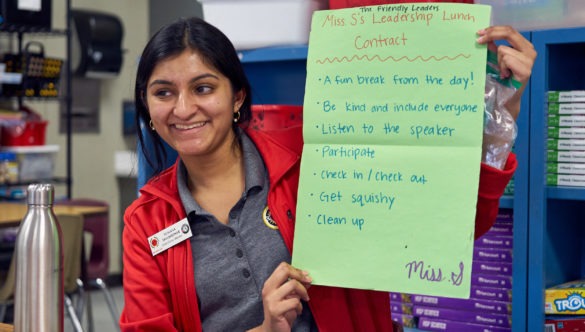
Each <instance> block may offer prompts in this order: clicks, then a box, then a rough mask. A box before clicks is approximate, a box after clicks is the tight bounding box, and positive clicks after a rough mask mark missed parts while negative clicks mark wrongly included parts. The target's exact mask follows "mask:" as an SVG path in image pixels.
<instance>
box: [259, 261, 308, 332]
mask: <svg viewBox="0 0 585 332" xmlns="http://www.w3.org/2000/svg"><path fill="white" fill-rule="evenodd" d="M311 281H312V279H311V277H309V274H308V272H306V271H302V270H299V269H296V268H294V267H293V266H291V265H290V264H287V263H284V262H283V263H280V265H278V267H277V268H276V269H275V270H274V272H272V275H271V276H270V277H269V278H268V279H267V280H266V282H265V283H264V287H263V288H262V304H263V306H264V322H263V323H262V325H261V326H259V327H258V328H257V329H254V330H255V331H271V332H289V331H290V330H291V329H292V326H293V323H294V321H295V319H296V318H297V316H299V315H300V314H301V312H302V311H303V305H302V304H301V300H304V301H309V294H308V292H307V291H308V289H309V287H310V285H311Z"/></svg>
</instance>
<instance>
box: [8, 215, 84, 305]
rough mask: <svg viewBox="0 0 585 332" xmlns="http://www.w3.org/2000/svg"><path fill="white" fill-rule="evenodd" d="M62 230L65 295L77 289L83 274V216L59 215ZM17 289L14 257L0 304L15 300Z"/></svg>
mask: <svg viewBox="0 0 585 332" xmlns="http://www.w3.org/2000/svg"><path fill="white" fill-rule="evenodd" d="M57 220H58V222H59V226H60V228H61V246H62V250H63V256H62V258H63V286H64V289H65V293H66V294H67V293H72V292H74V291H75V290H76V289H77V287H78V286H77V278H79V277H80V274H81V252H82V251H81V249H82V248H81V246H82V237H83V216H81V215H59V216H58V217H57ZM15 287H16V257H15V256H13V257H12V260H11V261H10V267H9V268H8V274H7V276H6V281H5V282H4V284H3V285H2V287H1V288H0V302H7V301H10V300H12V299H13V297H14V290H15Z"/></svg>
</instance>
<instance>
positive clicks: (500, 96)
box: [482, 51, 522, 169]
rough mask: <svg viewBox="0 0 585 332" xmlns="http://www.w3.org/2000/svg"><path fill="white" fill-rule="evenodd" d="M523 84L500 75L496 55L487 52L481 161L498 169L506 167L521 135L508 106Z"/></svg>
mask: <svg viewBox="0 0 585 332" xmlns="http://www.w3.org/2000/svg"><path fill="white" fill-rule="evenodd" d="M521 85H522V83H520V82H518V81H516V80H515V79H513V78H506V79H503V78H501V77H500V70H499V68H498V66H497V56H496V54H495V53H493V52H491V51H488V63H487V72H486V82H485V95H484V97H485V98H484V100H485V110H484V126H483V149H482V162H483V163H485V164H487V165H490V166H492V167H495V168H498V169H504V166H505V165H506V160H508V155H509V154H510V151H512V147H513V146H514V142H515V141H516V136H517V135H518V126H517V125H516V120H515V119H514V117H513V116H512V115H511V114H510V112H509V111H508V110H507V109H506V106H505V105H506V103H507V102H508V100H510V98H511V97H512V96H513V95H514V93H516V91H517V90H518V89H519V88H520V87H521Z"/></svg>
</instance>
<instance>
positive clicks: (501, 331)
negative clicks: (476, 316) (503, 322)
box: [418, 317, 512, 332]
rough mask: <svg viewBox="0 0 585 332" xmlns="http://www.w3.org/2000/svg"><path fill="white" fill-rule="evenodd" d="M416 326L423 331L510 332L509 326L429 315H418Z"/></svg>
mask: <svg viewBox="0 0 585 332" xmlns="http://www.w3.org/2000/svg"><path fill="white" fill-rule="evenodd" d="M418 328H419V329H422V330H424V331H448V332H511V331H512V329H511V328H510V327H503V326H493V325H484V324H475V323H468V322H459V321H453V320H446V319H438V318H431V317H420V318H419V321H418Z"/></svg>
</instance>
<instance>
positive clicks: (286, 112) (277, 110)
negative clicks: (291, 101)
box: [250, 105, 303, 130]
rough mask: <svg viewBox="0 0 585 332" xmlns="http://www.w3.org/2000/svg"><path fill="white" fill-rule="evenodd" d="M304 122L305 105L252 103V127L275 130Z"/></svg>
mask: <svg viewBox="0 0 585 332" xmlns="http://www.w3.org/2000/svg"><path fill="white" fill-rule="evenodd" d="M302 123H303V107H302V106H296V105H252V119H251V120H250V127H251V128H252V129H256V130H275V129H282V128H288V127H291V126H295V125H301V124H302Z"/></svg>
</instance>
